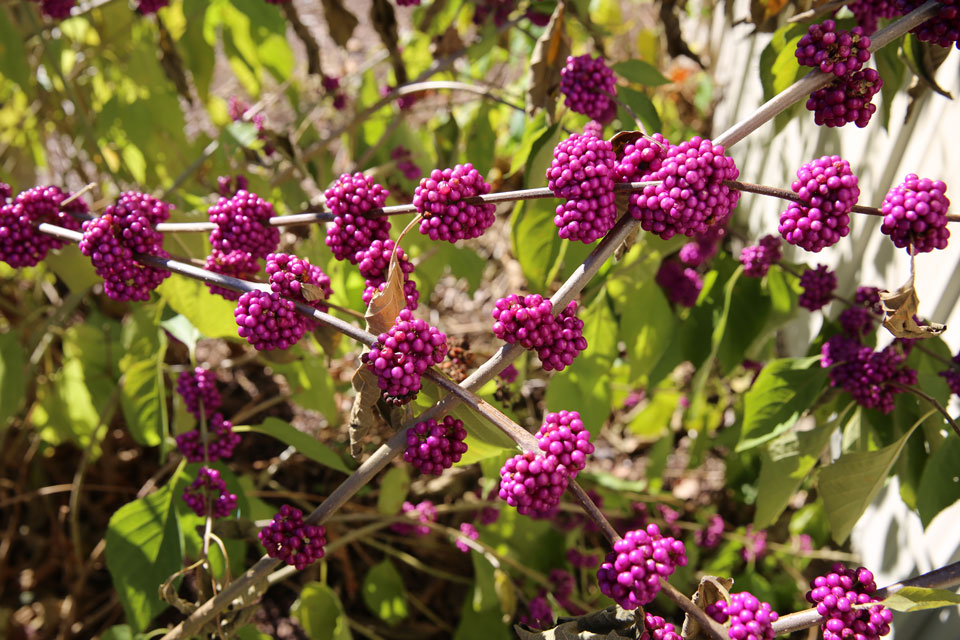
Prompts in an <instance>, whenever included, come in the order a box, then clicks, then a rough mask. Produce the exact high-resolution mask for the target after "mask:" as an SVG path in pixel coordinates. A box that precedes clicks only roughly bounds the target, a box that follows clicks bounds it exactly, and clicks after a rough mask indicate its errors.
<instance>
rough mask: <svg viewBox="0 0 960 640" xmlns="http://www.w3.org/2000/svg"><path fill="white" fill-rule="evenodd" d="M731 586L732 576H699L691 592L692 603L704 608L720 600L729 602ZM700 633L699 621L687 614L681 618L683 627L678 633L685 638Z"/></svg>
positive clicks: (686, 639)
mask: <svg viewBox="0 0 960 640" xmlns="http://www.w3.org/2000/svg"><path fill="white" fill-rule="evenodd" d="M732 586H733V579H732V578H718V577H717V576H703V577H702V578H700V585H699V586H698V587H697V592H696V593H694V594H693V598H692V600H693V604H695V605H697V606H698V607H700V609H701V610H705V609H706V608H707V607H708V606H710V605H711V604H716V603H718V602H720V601H721V600H722V601H724V602H730V587H732ZM699 634H700V623H699V622H697V621H696V620H695V619H694V618H692V617H690V615H689V614H687V615H686V616H684V618H683V629H682V630H681V632H680V635H682V636H683V638H684V639H685V640H688V639H690V638H696V637H697V636H698V635H699Z"/></svg>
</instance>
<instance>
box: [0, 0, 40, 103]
mask: <svg viewBox="0 0 960 640" xmlns="http://www.w3.org/2000/svg"><path fill="white" fill-rule="evenodd" d="M10 10H11V7H10V6H5V7H4V8H3V10H0V76H2V77H4V78H8V79H10V80H13V81H14V82H16V83H17V84H18V85H20V88H21V89H22V90H23V91H24V92H25V93H27V94H29V93H31V84H30V69H31V68H32V67H31V65H30V63H29V62H28V61H27V51H26V49H25V48H24V45H23V34H21V33H20V32H19V31H18V29H17V27H15V26H14V24H13V22H11V20H10Z"/></svg>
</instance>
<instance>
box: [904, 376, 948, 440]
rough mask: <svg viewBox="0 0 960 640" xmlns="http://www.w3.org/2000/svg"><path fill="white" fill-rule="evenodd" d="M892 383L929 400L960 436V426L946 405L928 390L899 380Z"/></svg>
mask: <svg viewBox="0 0 960 640" xmlns="http://www.w3.org/2000/svg"><path fill="white" fill-rule="evenodd" d="M890 384H892V385H893V386H895V387H897V388H898V389H903V390H904V391H906V392H908V393H912V394H914V395H917V396H920V397H921V398H923V399H924V400H926V401H927V402H929V403H930V404H931V405H933V407H934V408H935V409H936V410H937V411H939V412H940V415H942V416H943V418H944V420H946V421H947V422H948V423H949V424H950V426H951V427H952V428H953V432H954V433H956V434H957V436H960V426H958V425H957V423H956V421H955V420H954V419H953V418H951V417H950V414H949V413H948V412H947V410H946V409H945V408H944V406H943V405H942V404H940V402H939V401H938V400H937V399H936V398H934V397H933V396H932V395H930V394H929V393H927V392H926V391H923V390H922V389H918V388H917V387H914V386H911V385H909V384H900V383H899V382H891V383H890Z"/></svg>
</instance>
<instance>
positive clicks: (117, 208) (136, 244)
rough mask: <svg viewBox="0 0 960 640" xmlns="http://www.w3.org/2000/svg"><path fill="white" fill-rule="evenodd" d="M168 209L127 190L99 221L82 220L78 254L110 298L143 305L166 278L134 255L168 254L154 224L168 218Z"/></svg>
mask: <svg viewBox="0 0 960 640" xmlns="http://www.w3.org/2000/svg"><path fill="white" fill-rule="evenodd" d="M172 208H173V207H172V206H171V205H169V204H167V203H166V202H163V201H162V200H158V199H157V198H154V197H153V196H151V195H147V194H145V193H138V192H135V191H127V192H125V193H122V194H121V195H120V197H119V198H118V199H117V201H116V202H115V203H113V204H112V205H110V206H108V207H107V208H106V209H105V210H104V212H103V215H101V216H100V217H99V218H95V219H93V220H86V221H84V223H83V227H82V229H83V239H81V240H80V252H81V253H82V254H83V255H85V256H88V257H89V258H90V261H91V262H92V263H93V267H94V269H96V272H97V275H98V276H100V277H101V278H103V280H104V285H103V290H104V292H105V293H106V294H107V295H108V296H109V297H110V298H113V299H114V300H138V301H140V302H146V301H147V300H149V299H150V292H151V291H152V290H153V289H156V288H157V287H158V286H159V285H160V283H161V282H163V281H164V280H165V279H166V278H168V277H169V276H170V272H169V271H167V270H166V269H157V268H155V267H148V266H145V265H142V264H140V263H139V262H136V261H135V260H134V254H138V253H141V254H150V255H154V256H160V257H163V258H166V257H167V256H168V255H169V254H168V253H167V252H166V251H164V250H163V234H161V233H160V232H159V231H157V230H156V225H157V224H159V223H161V222H164V221H166V220H167V219H168V218H169V217H170V209H172Z"/></svg>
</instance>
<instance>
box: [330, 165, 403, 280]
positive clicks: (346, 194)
mask: <svg viewBox="0 0 960 640" xmlns="http://www.w3.org/2000/svg"><path fill="white" fill-rule="evenodd" d="M388 195H390V192H389V191H387V190H386V189H384V188H383V187H381V186H380V185H379V184H377V183H375V182H374V181H373V178H370V177H368V176H365V175H363V174H362V173H359V172H358V173H355V174H353V175H350V174H348V173H345V174H343V175H341V176H340V177H339V178H338V179H337V181H336V183H334V185H333V186H332V187H330V188H329V189H327V190H326V191H325V192H324V196H326V198H327V208H328V209H330V211H331V212H332V213H333V216H334V217H333V224H332V225H331V226H330V227H329V228H328V229H327V237H326V240H325V242H326V243H327V246H328V247H330V250H331V251H332V252H333V255H334V257H335V258H336V259H337V260H349V261H350V262H351V263H353V262H354V260H355V259H356V258H355V257H354V256H356V254H357V252H358V251H364V250H366V249H367V247H369V246H370V245H371V243H373V241H374V240H380V241H385V240H389V239H390V220H389V219H388V218H386V217H378V218H377V217H371V216H370V215H369V213H370V211H371V210H372V209H378V208H380V207H382V206H383V203H384V202H386V201H387V196H388Z"/></svg>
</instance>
